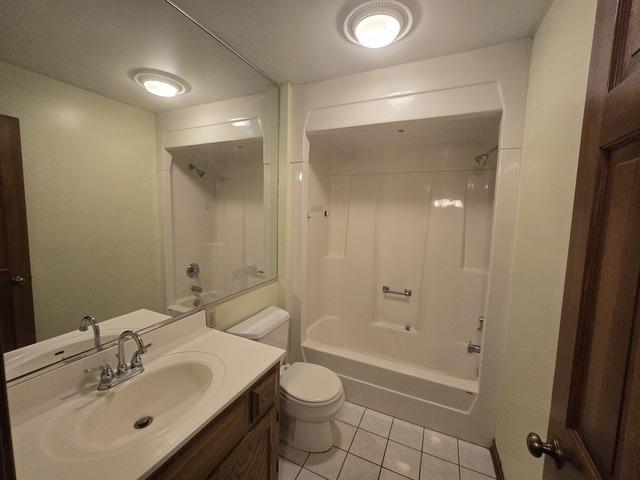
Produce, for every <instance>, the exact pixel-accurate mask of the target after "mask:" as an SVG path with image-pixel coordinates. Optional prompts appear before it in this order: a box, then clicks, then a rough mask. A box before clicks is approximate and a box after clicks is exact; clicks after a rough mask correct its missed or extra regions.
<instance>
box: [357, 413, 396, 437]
mask: <svg viewBox="0 0 640 480" xmlns="http://www.w3.org/2000/svg"><path fill="white" fill-rule="evenodd" d="M392 421H393V417H390V416H389V415H385V414H384V413H380V412H376V411H374V410H369V409H367V410H366V411H365V412H364V416H363V417H362V421H361V422H360V428H363V429H365V430H367V431H368V432H371V433H375V434H376V435H380V436H381V437H385V438H388V437H389V431H390V430H391V422H392Z"/></svg>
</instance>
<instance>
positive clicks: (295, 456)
mask: <svg viewBox="0 0 640 480" xmlns="http://www.w3.org/2000/svg"><path fill="white" fill-rule="evenodd" d="M280 456H282V457H284V458H286V459H287V460H290V461H292V462H293V463H297V464H298V465H304V462H305V461H306V460H307V457H308V456H309V452H303V451H302V450H298V449H297V448H295V447H292V446H291V445H287V444H286V443H281V444H280Z"/></svg>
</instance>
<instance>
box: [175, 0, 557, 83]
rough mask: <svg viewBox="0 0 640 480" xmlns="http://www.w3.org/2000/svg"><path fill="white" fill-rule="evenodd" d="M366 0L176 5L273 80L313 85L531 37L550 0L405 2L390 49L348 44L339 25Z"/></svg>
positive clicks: (191, 0)
mask: <svg viewBox="0 0 640 480" xmlns="http://www.w3.org/2000/svg"><path fill="white" fill-rule="evenodd" d="M363 1H364V0H360V1H359V0H356V1H353V0H268V1H266V0H234V1H223V0H214V1H212V0H176V2H177V3H178V4H179V5H180V6H181V7H182V8H184V9H185V10H186V11H188V12H189V13H191V14H192V15H193V16H195V17H196V18H197V19H198V20H199V21H200V22H202V23H203V24H205V25H206V26H207V27H208V28H210V29H211V30H213V31H215V32H216V33H217V34H219V35H220V36H222V37H223V38H224V39H225V40H226V41H228V42H229V43H230V44H231V45H233V46H234V48H235V49H236V50H238V51H239V52H241V53H242V54H243V55H244V56H246V57H247V58H249V59H250V60H251V61H253V62H254V63H256V64H257V65H258V66H259V67H260V68H261V69H262V70H264V71H265V72H266V73H267V74H268V75H270V76H272V77H273V78H274V79H275V80H276V81H278V82H286V81H289V82H292V83H294V84H301V83H308V82H314V81H318V80H324V79H327V78H333V77H338V76H342V75H348V74H352V73H357V72H363V71H367V70H372V69H375V68H381V67H387V66H391V65H398V64H401V63H406V62H411V61H415V60H422V59H426V58H433V57H438V56H442V55H449V54H452V53H457V52H463V51H467V50H473V49H477V48H482V47H486V46H490V45H496V44H499V43H504V42H507V41H510V40H516V39H519V38H524V37H530V36H532V35H533V33H534V32H535V30H536V28H537V26H538V25H539V23H540V21H541V19H542V17H543V16H544V14H545V13H546V11H547V9H548V7H549V5H550V4H551V1H552V0H403V1H404V3H406V4H407V6H409V7H410V8H411V10H412V11H413V12H414V15H415V17H416V22H415V25H414V28H413V30H412V31H411V32H409V34H408V35H407V36H406V37H405V38H404V39H402V40H401V41H399V42H398V43H395V44H393V45H391V46H389V47H386V48H382V49H374V50H372V49H368V48H363V47H360V46H357V45H354V44H352V43H351V42H349V41H348V40H346V38H345V37H344V35H343V33H342V25H341V23H342V21H343V19H344V17H345V16H346V14H347V13H348V12H349V11H350V9H351V8H353V7H354V6H356V5H358V4H360V3H362V2H363Z"/></svg>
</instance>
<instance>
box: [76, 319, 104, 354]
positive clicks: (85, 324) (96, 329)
mask: <svg viewBox="0 0 640 480" xmlns="http://www.w3.org/2000/svg"><path fill="white" fill-rule="evenodd" d="M89 325H91V328H93V343H94V344H95V346H96V348H99V347H100V326H99V325H98V322H96V319H95V318H93V317H92V316H91V315H85V316H84V317H83V318H82V320H80V328H78V330H80V331H81V332H86V331H87V330H89Z"/></svg>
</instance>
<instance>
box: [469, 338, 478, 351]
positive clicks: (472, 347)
mask: <svg viewBox="0 0 640 480" xmlns="http://www.w3.org/2000/svg"><path fill="white" fill-rule="evenodd" d="M467 352H469V353H480V345H477V344H475V343H471V340H469V343H467Z"/></svg>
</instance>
